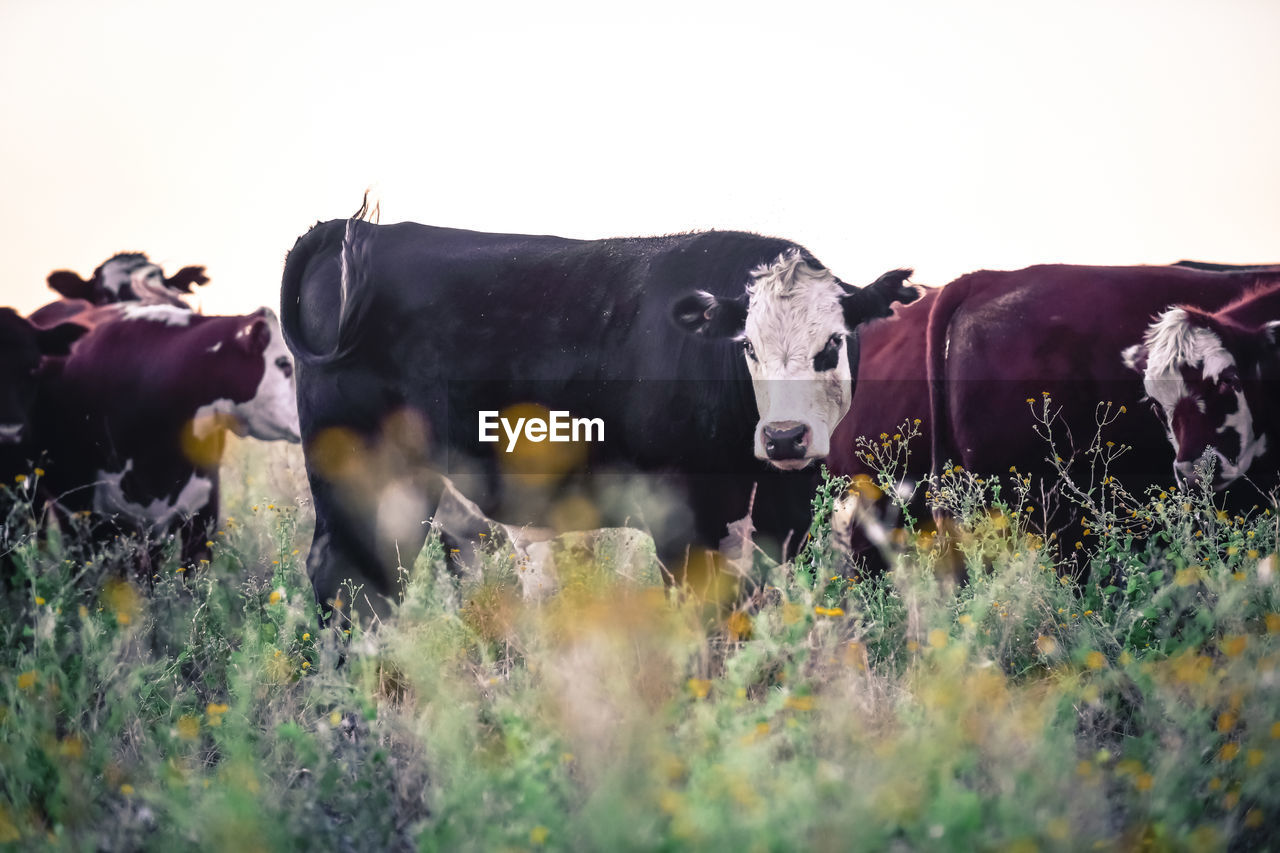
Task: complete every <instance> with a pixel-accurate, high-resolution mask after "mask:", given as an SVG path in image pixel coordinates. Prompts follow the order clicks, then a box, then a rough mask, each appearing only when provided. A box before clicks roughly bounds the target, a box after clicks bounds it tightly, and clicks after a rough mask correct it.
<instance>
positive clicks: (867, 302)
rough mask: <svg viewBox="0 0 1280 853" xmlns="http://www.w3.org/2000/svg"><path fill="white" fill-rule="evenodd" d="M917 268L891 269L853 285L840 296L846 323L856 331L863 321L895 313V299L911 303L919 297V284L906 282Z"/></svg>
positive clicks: (850, 329)
mask: <svg viewBox="0 0 1280 853" xmlns="http://www.w3.org/2000/svg"><path fill="white" fill-rule="evenodd" d="M914 272H915V270H911V269H896V270H890V271H889V272H887V273H885V274H884V275H882V276H880V277H879V278H878V279H876V280H875V281H873V282H871V284H868V285H867V286H866V287H863V288H857V289H850V290H849V292H847V293H846V294H845V295H844V296H843V297H842V298H841V300H840V302H841V305H842V306H843V308H844V321H845V325H846V326H848V327H849V331H853V330H854V329H856V328H857V327H858V326H859V325H860V324H862V323H865V322H867V321H868V320H874V319H876V318H878V317H889V316H891V315H892V314H893V303H895V302H901V303H902V304H903V305H908V304H910V303H912V302H915V301H916V300H917V299H919V298H920V288H918V287H916V286H915V285H912V284H907V283H906V282H907V279H909V278H911V275H912V273H914Z"/></svg>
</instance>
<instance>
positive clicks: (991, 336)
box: [927, 265, 1280, 491]
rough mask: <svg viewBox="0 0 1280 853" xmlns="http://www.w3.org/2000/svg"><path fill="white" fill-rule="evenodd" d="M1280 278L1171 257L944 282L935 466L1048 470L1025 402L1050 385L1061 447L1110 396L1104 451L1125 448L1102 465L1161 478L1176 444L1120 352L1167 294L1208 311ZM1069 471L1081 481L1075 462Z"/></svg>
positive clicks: (1086, 429)
mask: <svg viewBox="0 0 1280 853" xmlns="http://www.w3.org/2000/svg"><path fill="white" fill-rule="evenodd" d="M1278 279H1280V272H1268V271H1265V270H1236V271H1205V270H1198V269H1191V268H1183V267H1176V266H1175V267H1083V266H1061V265H1057V266H1036V267H1029V268H1027V269H1024V270H1018V271H1015V272H993V271H981V272H975V273H970V274H969V275H965V276H962V277H961V278H959V279H957V280H956V281H954V282H952V283H951V284H948V285H947V286H946V287H944V288H943V289H942V290H941V292H940V293H939V295H938V298H937V302H936V303H935V305H934V306H933V310H932V312H931V314H930V318H929V330H928V342H927V346H928V360H929V382H930V396H931V417H932V421H933V424H932V425H933V448H932V456H933V462H934V465H935V468H936V467H937V466H938V465H940V464H942V463H945V462H946V461H947V460H950V461H951V462H952V463H955V464H960V465H963V466H964V467H966V468H968V469H971V470H974V471H976V472H979V473H982V474H998V473H1002V472H1006V471H1007V470H1008V469H1009V466H1010V465H1017V466H1018V467H1019V469H1020V470H1022V471H1023V472H1029V473H1033V474H1037V475H1044V474H1047V473H1049V471H1050V468H1049V466H1048V464H1047V461H1046V460H1047V457H1048V455H1049V447H1048V445H1047V444H1046V443H1045V442H1044V441H1043V440H1042V439H1041V438H1040V437H1038V436H1037V435H1036V433H1035V432H1034V431H1033V429H1032V425H1033V418H1032V413H1031V411H1030V409H1031V408H1035V409H1036V410H1037V411H1038V410H1039V409H1040V406H1041V405H1042V402H1041V400H1042V395H1043V394H1045V393H1047V394H1048V395H1049V397H1050V398H1051V399H1052V408H1053V410H1054V411H1055V412H1056V411H1057V410H1058V409H1061V416H1060V418H1059V419H1058V420H1057V421H1055V425H1054V432H1055V434H1056V435H1057V436H1058V438H1059V440H1060V441H1061V442H1062V443H1061V444H1060V445H1059V448H1058V451H1059V453H1060V454H1061V455H1062V456H1063V457H1064V458H1066V457H1068V456H1071V455H1073V454H1072V452H1071V451H1073V450H1074V451H1078V452H1080V451H1084V450H1085V449H1086V448H1087V446H1088V443H1089V442H1091V441H1092V439H1093V437H1094V435H1095V433H1096V432H1097V429H1098V418H1099V417H1100V412H1101V411H1103V410H1105V408H1106V406H1107V404H1110V410H1111V412H1112V414H1113V415H1117V418H1116V420H1115V422H1114V423H1113V424H1111V425H1110V426H1109V427H1108V428H1107V430H1106V432H1105V434H1104V435H1103V437H1102V440H1103V441H1104V442H1105V441H1111V442H1114V445H1113V446H1112V447H1110V448H1107V447H1105V446H1104V448H1103V450H1104V451H1105V452H1108V453H1110V452H1114V451H1115V450H1116V448H1119V447H1120V446H1121V445H1128V446H1130V447H1131V448H1132V450H1130V451H1128V452H1127V453H1125V454H1123V455H1121V456H1119V457H1117V458H1116V459H1115V461H1114V464H1112V466H1111V468H1110V470H1109V473H1110V474H1111V475H1114V476H1116V477H1117V478H1118V480H1119V482H1120V483H1121V484H1123V485H1125V486H1127V487H1129V488H1130V489H1132V490H1139V491H1140V490H1142V489H1143V488H1145V487H1146V486H1148V485H1153V484H1157V483H1161V482H1167V481H1168V480H1169V479H1170V476H1169V472H1170V470H1171V467H1170V466H1171V463H1172V462H1173V454H1172V453H1171V451H1170V448H1169V443H1168V442H1167V441H1166V440H1165V437H1164V435H1163V431H1162V430H1161V429H1160V427H1159V425H1158V424H1157V423H1156V422H1155V421H1154V420H1153V419H1151V418H1150V417H1147V416H1145V415H1143V414H1142V413H1141V412H1140V411H1139V410H1140V409H1141V408H1145V405H1144V401H1143V394H1144V391H1143V387H1142V384H1141V383H1140V382H1137V381H1135V378H1134V375H1133V373H1132V372H1131V371H1130V370H1129V369H1128V368H1126V367H1125V365H1124V364H1123V363H1122V361H1121V358H1120V354H1121V351H1122V350H1124V349H1125V348H1126V347H1129V346H1130V345H1131V344H1132V343H1133V342H1134V341H1135V340H1140V339H1141V337H1142V334H1143V332H1144V331H1145V329H1146V327H1147V324H1148V323H1149V322H1150V321H1151V318H1152V317H1154V316H1155V315H1156V314H1158V313H1159V312H1161V311H1163V310H1164V309H1165V308H1166V307H1168V306H1169V305H1170V304H1171V303H1189V304H1192V305H1198V306H1202V307H1203V308H1205V309H1207V310H1210V311H1212V310H1214V309H1216V308H1219V307H1221V306H1222V305H1224V304H1226V303H1227V302H1230V301H1231V300H1232V299H1234V298H1236V297H1238V296H1239V295H1241V294H1242V293H1244V292H1246V291H1248V290H1250V289H1252V288H1255V287H1257V286H1259V284H1261V283H1265V282H1267V281H1276V280H1278ZM1100 406H1102V409H1100V408H1099V407H1100ZM1121 407H1123V408H1124V409H1125V414H1118V413H1119V412H1120V409H1121ZM1068 436H1069V437H1068ZM1075 455H1077V456H1078V458H1079V459H1081V460H1082V462H1083V460H1085V454H1083V453H1077V454H1075ZM1075 471H1076V473H1077V474H1078V475H1079V476H1080V478H1081V480H1082V483H1083V482H1087V479H1086V478H1085V475H1084V474H1083V473H1082V469H1081V468H1079V467H1077V468H1076V469H1075ZM1050 485H1051V484H1050Z"/></svg>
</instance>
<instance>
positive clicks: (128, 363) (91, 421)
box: [29, 304, 299, 560]
mask: <svg viewBox="0 0 1280 853" xmlns="http://www.w3.org/2000/svg"><path fill="white" fill-rule="evenodd" d="M104 313H105V314H108V315H112V317H111V318H110V319H107V320H105V321H104V320H103V318H102V317H101V315H102V314H104ZM94 314H95V315H99V317H98V320H99V322H97V323H96V324H95V325H94V327H93V328H92V329H91V330H90V331H89V332H88V333H87V334H85V335H84V337H83V338H81V339H80V340H79V341H78V342H77V343H76V344H75V345H74V346H73V347H72V348H71V352H70V354H69V355H68V356H66V357H65V358H60V359H52V360H50V364H49V365H48V367H47V369H46V370H45V376H44V381H43V382H42V385H41V388H40V392H39V395H38V398H37V403H36V405H35V410H34V416H33V421H34V424H35V428H34V429H33V430H32V437H31V439H30V441H29V453H30V454H31V456H32V457H33V458H37V459H39V460H40V464H41V465H43V467H44V468H45V469H46V476H45V478H44V484H43V485H44V487H45V488H46V489H47V490H48V492H49V494H50V495H51V496H52V497H53V498H54V499H55V501H56V503H57V505H58V506H59V507H60V508H61V509H64V510H67V511H72V512H74V511H83V510H90V511H92V512H93V513H94V514H95V515H96V516H97V517H98V518H99V519H100V520H101V521H103V522H106V523H109V526H110V527H119V528H123V529H126V530H131V531H140V532H144V533H148V534H156V535H160V536H163V535H167V534H170V533H173V532H175V531H177V530H179V529H183V528H185V532H186V535H185V537H184V539H185V542H184V546H183V556H184V559H187V560H192V559H195V558H196V557H197V556H198V555H199V554H200V553H201V552H202V551H203V550H204V542H205V539H206V538H207V536H208V532H209V525H210V524H212V523H214V522H216V520H217V512H218V504H217V490H218V463H219V461H220V459H221V454H222V448H223V442H224V440H225V430H226V429H231V430H233V431H234V432H236V433H238V434H241V435H250V436H253V437H255V438H260V439H265V440H273V439H284V440H288V441H293V442H297V441H298V440H299V437H298V419H297V418H298V416H297V409H296V404H295V401H294V382H293V359H292V357H291V356H290V355H289V352H288V350H287V349H286V348H285V345H284V340H283V338H282V337H281V335H280V328H279V323H278V322H277V320H276V317H275V315H274V314H273V313H272V312H271V311H270V310H269V309H266V308H264V309H261V310H259V311H257V312H255V313H253V314H247V315H243V316H230V317H216V316H204V315H200V314H195V313H193V312H191V311H189V310H186V309H182V308H175V307H172V306H169V305H137V304H128V305H118V306H110V307H107V308H100V309H95V311H94Z"/></svg>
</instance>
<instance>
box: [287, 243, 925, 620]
mask: <svg viewBox="0 0 1280 853" xmlns="http://www.w3.org/2000/svg"><path fill="white" fill-rule="evenodd" d="M909 275H910V271H909V270H898V271H896V272H892V273H887V274H885V275H884V276H882V277H881V278H880V279H879V280H878V281H876V282H875V283H874V284H872V285H870V286H868V287H865V288H861V289H858V288H853V287H850V286H848V285H846V284H844V283H843V282H841V281H840V280H839V279H838V278H836V277H835V276H834V275H833V274H832V273H831V272H830V271H828V270H827V269H826V268H825V267H824V266H822V265H821V264H820V263H819V262H818V261H817V260H816V259H814V257H813V256H812V255H811V254H809V253H808V252H807V251H806V250H805V249H803V248H802V247H800V246H798V245H796V244H795V243H792V242H789V241H787V240H780V239H774V238H769V237H762V236H759V235H755V234H747V233H738V232H710V233H700V234H682V235H675V236H667V237H653V238H635V239H608V240H592V241H584V240H568V239H562V238H559V237H546V236H544V237H535V236H524V235H509V234H483V233H477V232H470V231H460V230H454V229H448V228H435V227H429V226H424V225H418V224H414V223H402V224H397V225H382V226H375V225H372V224H370V223H367V222H364V221H360V220H358V219H351V220H334V221H331V222H325V223H322V224H320V225H317V226H316V227H315V228H313V229H312V230H311V231H310V232H308V233H307V234H306V235H304V236H303V237H302V238H301V239H300V240H299V241H298V243H297V245H296V246H295V247H294V249H293V251H292V252H291V253H290V255H289V258H288V262H287V263H286V266H285V273H284V280H283V286H282V291H281V321H282V325H283V328H284V334H285V340H286V341H287V342H288V343H289V346H290V348H291V349H292V350H293V352H294V354H295V356H296V357H297V359H298V405H299V416H300V420H301V424H302V435H303V440H304V449H305V451H306V454H307V469H308V474H309V476H310V479H311V488H312V496H313V498H314V502H315V509H316V535H315V540H314V543H313V545H312V549H311V553H310V556H309V558H308V572H309V573H310V575H311V579H312V582H313V584H314V586H315V590H316V595H317V598H318V600H319V601H320V602H321V603H322V604H327V603H330V602H332V601H333V600H334V599H335V598H336V597H337V595H338V589H339V586H340V584H341V583H342V582H343V581H344V580H346V579H353V580H354V581H356V583H358V584H363V585H364V587H365V592H366V593H371V594H372V595H369V596H368V598H367V600H366V601H363V602H360V604H361V606H362V607H368V608H369V609H372V610H373V611H375V612H383V611H384V610H385V607H386V601H385V599H384V597H392V596H394V595H395V594H396V591H397V589H398V585H399V577H398V573H397V570H396V567H397V566H398V565H409V564H411V563H412V559H413V555H414V554H416V553H417V551H418V550H419V548H420V547H421V543H422V541H423V539H424V537H425V535H426V529H425V528H424V527H423V524H422V522H423V520H424V519H427V518H429V517H430V516H431V514H432V511H433V506H434V504H435V502H436V500H437V499H438V494H439V490H440V485H439V477H438V476H436V474H438V473H439V472H442V471H447V473H448V474H449V475H450V477H451V478H452V479H453V480H454V481H455V482H457V483H458V484H459V486H460V487H461V488H462V491H463V492H464V493H466V494H467V495H468V496H469V497H471V498H473V499H474V500H476V502H477V503H478V504H479V505H480V507H481V509H482V510H483V511H484V512H485V513H486V514H487V515H489V516H490V517H495V518H502V519H504V520H509V521H516V522H520V523H524V522H529V521H533V520H534V519H533V518H531V517H530V516H531V515H532V514H533V513H534V512H535V510H534V509H533V507H532V505H531V503H530V502H529V501H527V500H524V497H525V496H526V495H527V494H528V493H529V490H528V489H527V488H523V487H527V486H529V485H530V484H531V483H532V482H534V481H537V480H539V479H542V480H545V479H547V478H552V479H555V478H556V477H558V476H559V474H560V473H562V471H560V470H559V469H557V470H555V471H552V470H550V468H555V467H556V466H562V464H563V463H564V457H563V456H562V455H561V454H559V453H558V452H557V453H551V452H550V451H551V449H552V446H551V445H549V444H536V443H527V444H525V445H523V448H524V451H525V452H524V453H523V455H522V454H521V453H514V454H508V453H506V452H505V449H506V448H505V447H503V448H501V449H500V448H499V447H498V445H496V444H494V443H487V442H481V441H480V440H479V431H480V426H481V425H480V423H479V421H480V412H484V411H503V412H505V411H509V410H512V408H513V407H516V408H517V409H518V407H519V404H536V405H539V406H542V407H544V408H543V409H541V410H538V409H529V408H525V409H523V410H522V411H524V412H525V413H528V412H533V411H543V412H544V413H545V412H546V411H547V410H551V411H564V412H568V413H570V414H571V415H572V416H574V417H581V418H585V419H599V420H600V421H602V422H603V432H604V441H602V442H597V443H592V444H585V443H580V444H578V445H574V446H575V447H577V448H578V453H577V456H573V455H572V454H570V457H572V461H571V462H570V463H569V464H570V467H573V465H575V464H576V465H577V468H578V469H581V468H582V467H583V466H584V465H585V467H586V468H589V469H590V471H591V472H593V474H594V475H603V476H593V477H591V478H588V482H589V483H590V485H591V486H592V487H593V488H595V492H594V494H595V495H596V496H600V495H601V494H602V493H605V492H608V487H609V486H611V485H616V484H617V483H618V482H619V478H617V477H615V476H614V474H615V473H616V472H619V471H628V470H629V471H637V472H646V473H647V474H649V475H658V476H650V477H648V478H642V479H643V482H644V483H645V484H646V487H648V486H653V484H654V483H659V484H660V485H661V489H659V491H662V492H663V494H665V495H667V496H668V498H667V499H664V500H659V501H655V502H652V503H649V504H647V509H646V508H645V506H646V505H642V506H641V507H640V508H639V509H636V508H635V507H634V506H633V505H632V504H629V503H627V502H626V501H624V502H623V504H625V505H626V506H628V507H631V508H629V509H622V510H619V511H618V512H617V516H614V517H606V518H604V519H600V521H604V522H610V523H612V522H617V521H624V520H630V521H631V522H632V523H637V522H641V523H644V524H645V525H646V526H647V527H649V529H650V530H651V531H652V532H653V533H654V535H655V539H656V540H657V542H658V543H659V549H660V552H661V554H662V556H663V557H664V558H666V559H667V560H676V561H678V560H679V559H680V555H682V554H683V553H684V551H683V546H684V545H687V544H689V543H695V544H701V545H704V546H714V545H715V544H717V543H718V542H719V540H720V538H721V537H723V536H724V534H725V526H726V524H727V523H728V522H729V521H731V520H734V519H737V518H740V517H742V516H743V515H744V514H745V513H746V512H747V510H748V506H749V505H750V503H751V494H752V489H753V487H755V486H758V489H759V492H758V494H757V497H756V500H755V503H754V514H753V521H754V523H755V524H756V526H757V528H758V530H759V531H760V533H761V536H762V540H764V541H768V542H771V543H772V547H773V549H774V550H775V551H777V550H778V549H779V547H780V545H781V543H782V542H783V541H784V540H785V539H786V538H787V537H788V535H789V534H794V536H795V539H796V541H798V539H799V537H800V536H801V535H802V534H803V532H804V530H805V529H806V526H807V523H808V514H809V513H808V504H809V500H810V497H811V493H812V486H813V473H812V472H813V467H812V466H811V463H812V461H813V460H814V459H818V458H821V457H823V456H825V455H826V453H827V451H828V448H829V443H830V434H831V430H832V429H833V428H834V427H835V425H836V423H837V422H838V421H839V419H840V417H841V415H843V414H844V412H845V410H847V408H848V406H849V402H850V399H851V396H852V393H853V388H852V375H853V374H852V371H851V365H856V361H857V354H858V347H857V340H856V331H857V329H858V327H859V326H860V325H861V324H862V323H863V322H865V321H866V320H868V319H871V318H874V317H882V316H887V315H888V314H889V313H890V306H891V304H892V303H894V302H896V301H901V302H910V301H911V300H913V299H915V298H916V295H917V293H916V290H915V289H914V288H912V287H909V286H907V285H905V284H904V282H905V280H906V278H907V277H908V276H909ZM854 369H856V368H854ZM757 412H760V413H761V414H757ZM526 437H529V434H528V433H526ZM536 441H537V439H533V442H536ZM505 442H506V439H505V437H504V438H503V443H504V445H505ZM517 449H519V448H517ZM556 450H557V451H558V450H559V449H558V448H557V449H556ZM375 459H376V460H380V461H377V462H376V463H375V462H373V461H370V460H375ZM552 459H554V460H557V461H555V462H554V464H552V463H548V464H547V465H545V466H543V467H539V464H541V462H543V461H546V460H552ZM388 460H390V461H388ZM530 460H532V461H530ZM766 463H767V464H766ZM530 466H532V467H530ZM375 467H376V468H377V469H378V470H380V471H384V472H386V477H385V478H373V479H372V480H371V479H370V478H369V477H368V476H366V473H367V472H368V471H370V470H373V469H374V468H375ZM784 469H806V470H804V471H802V472H799V473H797V471H796V470H784ZM513 472H514V473H515V474H516V475H517V476H511V475H512V474H513ZM553 475H554V476H553ZM386 478H389V479H386ZM522 478H523V479H522ZM655 488H656V487H655ZM671 496H674V498H675V502H674V503H673V500H672V499H671ZM679 502H684V503H685V504H686V505H687V507H688V512H685V511H682V510H679V509H678V508H677V504H678V503H679ZM601 503H602V504H604V505H608V504H609V500H608V499H607V498H606V499H602V501H601ZM606 514H607V510H606Z"/></svg>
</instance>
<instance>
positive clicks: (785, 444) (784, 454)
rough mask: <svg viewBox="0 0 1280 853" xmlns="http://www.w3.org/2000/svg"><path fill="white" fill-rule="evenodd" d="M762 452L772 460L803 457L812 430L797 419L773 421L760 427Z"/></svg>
mask: <svg viewBox="0 0 1280 853" xmlns="http://www.w3.org/2000/svg"><path fill="white" fill-rule="evenodd" d="M761 433H762V436H763V438H764V452H765V455H766V456H767V457H769V459H770V460H772V461H787V460H796V459H804V458H805V456H806V455H807V454H808V452H809V440H810V439H811V438H812V437H813V431H812V430H810V429H809V425H808V424H803V423H800V422H799V421H774V422H773V423H769V424H765V425H764V427H763V428H762V429H761Z"/></svg>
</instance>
